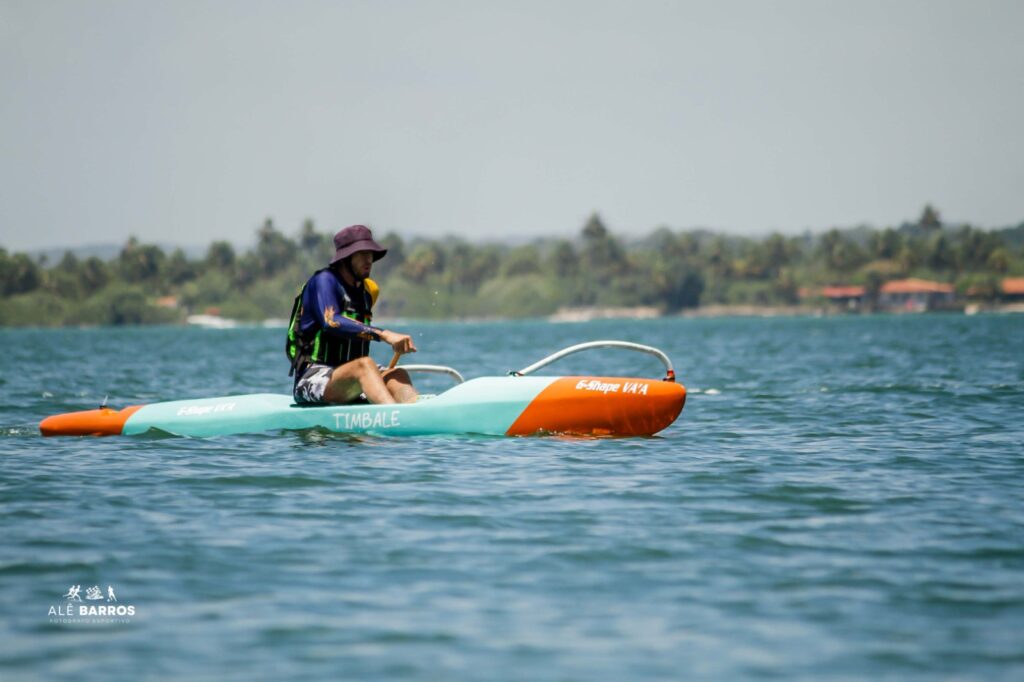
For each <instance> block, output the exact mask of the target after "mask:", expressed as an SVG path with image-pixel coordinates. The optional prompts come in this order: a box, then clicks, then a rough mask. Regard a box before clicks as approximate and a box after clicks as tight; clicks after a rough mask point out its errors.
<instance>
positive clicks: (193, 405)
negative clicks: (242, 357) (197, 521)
mask: <svg viewBox="0 0 1024 682" xmlns="http://www.w3.org/2000/svg"><path fill="white" fill-rule="evenodd" d="M555 379H556V377H516V378H510V377H484V378H479V379H472V380H470V381H467V382H466V383H464V384H459V385H458V386H455V387H453V388H451V389H449V390H447V391H445V392H444V393H442V394H440V395H436V396H430V397H425V398H422V399H421V400H419V401H418V402H416V403H411V404H404V405H403V404H396V405H368V404H362V405H325V406H310V407H300V406H297V405H295V404H294V402H293V400H292V397H291V396H290V395H278V394H272V393H258V394H251V395H238V396H227V397H218V398H200V399H194V400H176V401H171V402H164V403H154V404H151V405H144V406H142V407H141V408H140V409H139V410H138V411H137V412H135V413H134V414H133V415H132V416H131V417H129V418H128V420H127V421H126V422H125V424H124V430H123V431H122V433H123V434H124V435H138V434H142V433H146V432H147V431H150V430H159V431H163V432H166V433H170V434H174V435H179V436H192V437H208V436H224V435H230V434H236V433H253V432H259V431H274V430H281V429H287V430H301V429H313V428H320V429H325V430H327V431H337V432H343V433H356V434H362V433H365V434H376V435H392V436H415V435H426V434H445V433H476V434H485V435H504V434H505V433H506V432H507V431H508V429H509V427H510V426H511V425H512V424H513V423H514V422H515V420H516V419H517V418H518V417H519V415H520V414H522V412H523V410H525V409H526V406H527V405H529V403H530V401H531V400H532V399H533V398H534V397H535V396H537V395H538V394H539V393H540V392H541V391H543V390H544V389H545V388H547V386H548V385H549V384H551V382H552V381H554V380H555Z"/></svg>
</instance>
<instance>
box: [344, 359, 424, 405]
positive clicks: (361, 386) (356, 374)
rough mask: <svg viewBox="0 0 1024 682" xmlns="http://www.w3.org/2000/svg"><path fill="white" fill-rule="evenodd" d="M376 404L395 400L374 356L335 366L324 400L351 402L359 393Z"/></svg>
mask: <svg viewBox="0 0 1024 682" xmlns="http://www.w3.org/2000/svg"><path fill="white" fill-rule="evenodd" d="M406 377H408V375H406ZM360 393H363V394H365V395H366V399H367V400H369V401H370V402H371V403H373V404H375V405H388V404H391V403H394V402H395V399H394V398H393V397H392V395H391V392H390V391H389V390H388V388H387V386H385V385H384V379H383V378H381V375H380V370H379V369H378V368H377V365H376V363H374V361H373V358H371V357H369V356H367V357H364V358H359V359H358V360H352V361H351V362H346V363H345V364H344V365H339V366H338V367H335V368H334V372H333V373H332V374H331V380H330V381H329V382H327V388H326V389H325V390H324V400H325V401H326V402H329V403H340V404H346V403H351V402H352V401H354V400H355V399H356V398H358V397H359V394H360Z"/></svg>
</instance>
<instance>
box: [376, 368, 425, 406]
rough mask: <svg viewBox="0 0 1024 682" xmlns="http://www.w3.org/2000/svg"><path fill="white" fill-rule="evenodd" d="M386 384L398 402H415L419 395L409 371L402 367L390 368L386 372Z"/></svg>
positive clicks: (384, 375)
mask: <svg viewBox="0 0 1024 682" xmlns="http://www.w3.org/2000/svg"><path fill="white" fill-rule="evenodd" d="M383 377H384V385H385V386H387V389H388V391H389V392H390V393H391V395H392V396H393V397H394V399H395V401H396V402H400V403H414V402H416V397H417V396H418V395H419V393H417V391H416V389H415V388H413V386H412V379H410V378H409V373H408V372H406V371H405V370H404V369H402V368H401V367H396V368H395V369H389V370H387V371H385V372H384V374H383Z"/></svg>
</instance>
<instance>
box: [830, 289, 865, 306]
mask: <svg viewBox="0 0 1024 682" xmlns="http://www.w3.org/2000/svg"><path fill="white" fill-rule="evenodd" d="M865 293H867V290H866V289H865V288H864V287H860V286H829V287H823V288H822V290H821V295H822V296H824V297H825V298H827V299H828V300H829V302H830V303H834V304H836V305H838V306H842V307H843V308H846V309H847V310H858V309H859V308H860V307H861V305H862V304H863V303H864V294H865Z"/></svg>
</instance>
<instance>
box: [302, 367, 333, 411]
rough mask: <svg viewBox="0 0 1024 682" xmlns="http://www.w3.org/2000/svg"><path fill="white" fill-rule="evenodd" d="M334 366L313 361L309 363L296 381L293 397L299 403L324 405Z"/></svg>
mask: <svg viewBox="0 0 1024 682" xmlns="http://www.w3.org/2000/svg"><path fill="white" fill-rule="evenodd" d="M332 372H334V368H333V367H331V366H330V365H321V364H319V363H315V362H314V363H312V364H311V365H308V366H307V367H306V369H305V371H304V372H303V373H302V376H301V377H299V380H298V381H296V382H295V389H294V390H293V391H292V397H294V398H295V402H296V403H298V404H299V405H322V404H323V402H324V391H326V390H327V382H328V381H330V379H331V373H332Z"/></svg>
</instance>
